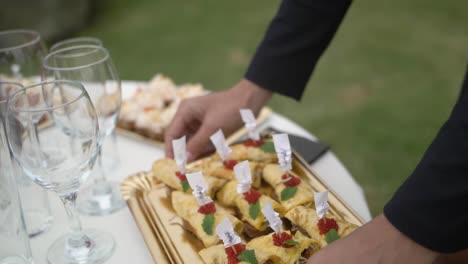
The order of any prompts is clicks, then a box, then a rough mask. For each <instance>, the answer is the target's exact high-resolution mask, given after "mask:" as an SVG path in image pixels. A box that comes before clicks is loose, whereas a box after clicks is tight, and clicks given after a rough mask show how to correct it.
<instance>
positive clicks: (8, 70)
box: [0, 29, 53, 237]
mask: <svg viewBox="0 0 468 264" xmlns="http://www.w3.org/2000/svg"><path fill="white" fill-rule="evenodd" d="M45 54H46V49H45V45H44V43H43V42H42V40H41V36H40V35H39V33H38V32H35V31H32V30H24V29H17V30H7V31H0V82H2V83H4V85H1V86H0V107H2V108H5V109H6V97H4V95H5V94H6V93H9V92H11V91H12V90H11V88H12V85H11V84H9V85H7V84H6V83H8V82H16V83H20V84H22V85H23V86H28V85H31V84H33V83H37V82H39V81H40V80H41V77H40V76H41V60H42V58H43V57H44V55H45ZM5 109H2V111H1V112H0V116H1V115H4V114H5V112H6V111H4V110H5ZM2 119H3V118H2ZM11 165H12V166H11V169H12V171H13V175H14V176H15V178H16V180H17V182H18V190H19V193H20V199H21V203H22V208H23V212H24V219H25V222H26V229H27V230H28V234H29V236H30V237H33V236H36V235H39V234H41V233H42V232H44V231H45V230H47V229H48V228H49V226H51V225H52V222H53V218H52V213H51V210H50V206H49V199H48V196H47V192H46V191H45V190H44V189H42V188H40V187H39V186H37V185H36V184H34V183H33V182H32V181H31V180H30V179H29V177H28V176H26V175H24V173H22V172H21V169H20V168H19V167H18V165H17V164H16V163H15V162H13V163H12V164H11Z"/></svg>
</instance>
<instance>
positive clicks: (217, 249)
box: [198, 245, 272, 264]
mask: <svg viewBox="0 0 468 264" xmlns="http://www.w3.org/2000/svg"><path fill="white" fill-rule="evenodd" d="M236 246H237V245H236ZM245 249H247V250H252V248H250V247H249V246H245V245H242V246H237V247H236V249H235V250H234V249H225V248H224V246H223V245H216V246H213V247H209V248H205V249H202V250H201V251H200V252H198V254H199V255H200V257H201V258H202V259H203V261H204V262H205V263H206V264H229V263H230V262H229V256H235V255H238V253H240V252H242V250H245ZM228 254H229V256H228ZM255 258H256V261H257V262H256V263H258V264H267V263H272V262H271V261H269V260H268V256H267V254H266V253H264V252H257V251H255ZM231 262H234V261H231ZM237 263H239V264H251V262H247V261H239V262H237Z"/></svg>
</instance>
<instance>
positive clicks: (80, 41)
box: [49, 37, 103, 52]
mask: <svg viewBox="0 0 468 264" xmlns="http://www.w3.org/2000/svg"><path fill="white" fill-rule="evenodd" d="M83 45H94V46H103V45H102V41H101V40H100V39H98V38H94V37H76V38H69V39H65V40H62V41H60V42H57V43H55V44H54V45H52V46H51V47H50V49H49V51H50V52H52V51H56V50H61V49H64V48H69V47H73V46H83Z"/></svg>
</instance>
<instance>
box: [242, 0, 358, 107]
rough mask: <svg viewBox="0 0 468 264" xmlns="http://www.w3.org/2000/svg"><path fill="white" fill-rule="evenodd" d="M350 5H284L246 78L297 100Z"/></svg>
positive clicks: (298, 1)
mask: <svg viewBox="0 0 468 264" xmlns="http://www.w3.org/2000/svg"><path fill="white" fill-rule="evenodd" d="M350 4H351V1H350V0H314V1H312V0H285V1H283V2H282V4H281V6H280V9H279V10H278V13H277V14H276V16H275V18H274V19H273V21H272V22H271V24H270V26H269V28H268V31H267V33H266V35H265V37H264V39H263V41H262V43H261V44H260V46H259V47H258V49H257V52H256V53H255V56H254V58H253V60H252V62H251V64H250V66H249V68H248V70H247V73H246V74H245V78H246V79H248V80H250V81H252V82H254V83H256V84H257V85H259V86H261V87H264V88H266V89H268V90H270V91H273V92H277V93H280V94H283V95H286V96H290V97H293V98H295V99H300V97H301V95H302V92H303V91H304V88H305V86H306V84H307V81H308V80H309V78H310V76H311V74H312V71H313V70H314V67H315V65H316V64H317V61H318V60H319V58H320V56H321V55H322V54H323V52H324V51H325V49H326V48H327V46H328V44H329V43H330V41H331V39H332V38H333V36H334V34H335V32H336V30H337V29H338V26H339V25H340V23H341V21H342V20H343V17H344V15H345V14H346V11H347V10H348V8H349V5H350Z"/></svg>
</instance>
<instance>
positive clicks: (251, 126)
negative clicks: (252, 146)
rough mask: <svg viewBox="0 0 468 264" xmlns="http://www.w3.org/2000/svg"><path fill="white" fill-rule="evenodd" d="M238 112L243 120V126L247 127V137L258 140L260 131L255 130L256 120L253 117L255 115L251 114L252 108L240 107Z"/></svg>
mask: <svg viewBox="0 0 468 264" xmlns="http://www.w3.org/2000/svg"><path fill="white" fill-rule="evenodd" d="M240 114H241V118H242V121H244V124H245V128H246V129H247V131H249V138H251V139H253V140H259V139H260V133H259V132H258V131H257V130H256V128H257V120H256V119H255V115H254V114H253V112H252V110H250V109H241V110H240Z"/></svg>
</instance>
